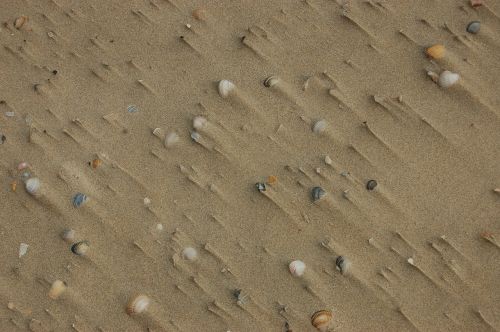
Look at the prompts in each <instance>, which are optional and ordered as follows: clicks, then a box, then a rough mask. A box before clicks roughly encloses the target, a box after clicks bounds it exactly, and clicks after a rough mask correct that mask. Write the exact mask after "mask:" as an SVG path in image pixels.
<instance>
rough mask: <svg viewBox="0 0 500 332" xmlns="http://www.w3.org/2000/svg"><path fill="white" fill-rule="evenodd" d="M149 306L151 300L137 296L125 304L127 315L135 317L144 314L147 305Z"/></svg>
mask: <svg viewBox="0 0 500 332" xmlns="http://www.w3.org/2000/svg"><path fill="white" fill-rule="evenodd" d="M150 304H151V299H150V298H149V297H148V296H146V295H137V296H134V297H132V298H131V299H130V300H129V301H128V303H127V309H126V311H127V314H129V315H137V314H140V313H143V312H145V311H146V310H147V309H148V307H149V305H150Z"/></svg>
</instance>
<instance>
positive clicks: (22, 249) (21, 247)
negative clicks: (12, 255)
mask: <svg viewBox="0 0 500 332" xmlns="http://www.w3.org/2000/svg"><path fill="white" fill-rule="evenodd" d="M28 247H29V245H28V244H26V243H21V244H20V245H19V258H21V257H23V256H24V255H26V253H27V252H28Z"/></svg>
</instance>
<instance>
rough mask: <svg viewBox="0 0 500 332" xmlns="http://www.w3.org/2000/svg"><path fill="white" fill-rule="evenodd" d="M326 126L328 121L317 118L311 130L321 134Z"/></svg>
mask: <svg viewBox="0 0 500 332" xmlns="http://www.w3.org/2000/svg"><path fill="white" fill-rule="evenodd" d="M327 126H328V123H327V122H326V121H325V120H319V121H316V122H315V123H314V125H313V127H312V131H313V132H314V133H315V134H321V133H322V132H324V131H325V130H326V127H327Z"/></svg>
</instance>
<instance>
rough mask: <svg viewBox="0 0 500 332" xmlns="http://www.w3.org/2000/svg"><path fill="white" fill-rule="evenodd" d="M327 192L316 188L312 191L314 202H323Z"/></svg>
mask: <svg viewBox="0 0 500 332" xmlns="http://www.w3.org/2000/svg"><path fill="white" fill-rule="evenodd" d="M325 195H326V191H325V190H324V189H323V188H321V187H314V188H313V189H312V191H311V196H312V199H313V201H314V202H316V201H319V200H321V199H322V198H323V197H325Z"/></svg>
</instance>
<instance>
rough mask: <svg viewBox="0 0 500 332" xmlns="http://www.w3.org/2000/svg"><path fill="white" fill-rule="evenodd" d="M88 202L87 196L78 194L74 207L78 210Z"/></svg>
mask: <svg viewBox="0 0 500 332" xmlns="http://www.w3.org/2000/svg"><path fill="white" fill-rule="evenodd" d="M87 200H88V197H87V195H85V194H82V193H78V194H76V195H75V196H74V197H73V206H74V207H76V208H77V207H80V206H82V205H84V204H85V203H86V202H87Z"/></svg>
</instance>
